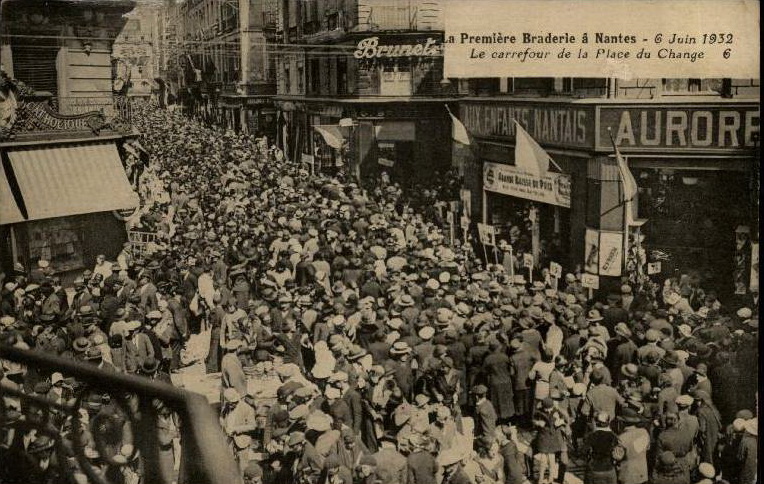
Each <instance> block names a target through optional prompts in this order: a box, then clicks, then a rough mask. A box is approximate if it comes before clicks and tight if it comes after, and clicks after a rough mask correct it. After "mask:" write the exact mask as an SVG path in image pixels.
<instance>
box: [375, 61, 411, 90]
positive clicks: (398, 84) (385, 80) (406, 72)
mask: <svg viewBox="0 0 764 484" xmlns="http://www.w3.org/2000/svg"><path fill="white" fill-rule="evenodd" d="M379 91H380V92H379V93H380V95H382V96H410V95H411V69H410V67H409V66H407V65H403V64H396V65H393V66H385V67H384V68H383V69H382V73H381V78H380V85H379Z"/></svg>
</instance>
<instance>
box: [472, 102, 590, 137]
mask: <svg viewBox="0 0 764 484" xmlns="http://www.w3.org/2000/svg"><path fill="white" fill-rule="evenodd" d="M459 119H460V120H461V121H462V123H464V126H465V127H466V128H467V131H469V132H470V134H472V135H473V136H480V137H488V138H505V139H514V138H515V135H516V125H515V123H514V121H515V120H516V121H517V122H518V123H519V124H520V125H521V126H522V127H523V128H524V129H525V130H526V131H528V133H529V134H530V135H531V137H533V139H534V140H536V141H537V142H538V143H539V144H541V145H542V146H546V145H554V146H564V147H574V148H593V147H594V108H593V107H590V106H581V105H571V104H570V103H567V104H545V103H534V104H529V103H521V104H520V103H484V102H479V101H477V102H467V103H463V104H462V106H461V113H460V116H459Z"/></svg>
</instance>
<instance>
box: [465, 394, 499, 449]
mask: <svg viewBox="0 0 764 484" xmlns="http://www.w3.org/2000/svg"><path fill="white" fill-rule="evenodd" d="M470 393H472V395H474V398H475V438H476V439H479V438H481V437H485V436H488V437H493V435H494V431H495V430H496V410H495V409H494V407H493V404H492V403H491V401H490V400H488V387H486V386H485V385H483V384H479V385H476V386H474V387H472V390H471V391H470Z"/></svg>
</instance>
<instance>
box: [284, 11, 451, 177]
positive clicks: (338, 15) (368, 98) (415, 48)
mask: <svg viewBox="0 0 764 484" xmlns="http://www.w3.org/2000/svg"><path fill="white" fill-rule="evenodd" d="M443 28H444V27H443V16H442V5H441V2H438V1H399V0H385V1H377V0H344V1H341V0H310V1H294V0H290V1H282V2H281V3H280V11H279V24H278V31H277V36H278V38H279V39H281V42H280V45H279V50H278V52H279V59H280V62H279V71H278V75H277V92H278V94H277V96H276V98H275V99H276V104H277V107H278V109H279V121H278V132H277V137H278V141H279V144H280V146H282V147H283V148H284V150H285V151H286V153H287V155H288V156H289V157H290V158H292V159H295V160H303V161H305V163H306V165H310V166H309V168H310V169H312V170H319V171H324V172H333V171H337V170H343V171H346V172H348V173H352V174H354V175H355V176H356V178H358V179H361V178H364V177H366V176H370V175H374V174H378V173H379V172H381V171H383V170H384V171H386V172H388V173H389V174H390V175H391V178H392V179H393V180H394V181H398V182H408V183H412V184H415V183H416V181H417V180H418V179H421V178H423V177H427V176H432V170H437V169H441V168H442V169H448V167H449V166H450V158H451V149H450V146H448V144H444V143H442V140H443V139H449V132H450V131H449V130H450V124H449V118H448V113H447V111H446V109H445V107H444V102H446V101H448V100H449V96H450V95H451V94H452V93H453V90H454V89H453V86H452V85H451V84H450V82H449V81H448V80H444V79H443V52H442V41H443Z"/></svg>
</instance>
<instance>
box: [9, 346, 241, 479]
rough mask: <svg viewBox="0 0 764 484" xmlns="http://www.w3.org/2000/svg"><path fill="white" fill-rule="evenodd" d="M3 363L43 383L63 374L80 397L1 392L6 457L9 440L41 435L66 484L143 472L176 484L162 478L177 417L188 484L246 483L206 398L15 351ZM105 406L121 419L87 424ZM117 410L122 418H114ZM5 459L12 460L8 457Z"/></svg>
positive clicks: (32, 352)
mask: <svg viewBox="0 0 764 484" xmlns="http://www.w3.org/2000/svg"><path fill="white" fill-rule="evenodd" d="M0 359H2V360H4V361H5V362H11V363H10V366H12V367H15V368H16V372H17V371H20V370H19V368H24V370H23V371H25V372H29V373H31V374H32V375H37V376H40V375H47V374H52V373H54V372H59V373H61V374H62V375H63V376H64V377H65V378H66V379H67V380H69V379H73V381H74V383H73V384H72V385H71V386H72V387H74V388H75V389H76V392H75V393H73V394H72V398H70V399H54V398H52V397H51V396H50V393H48V394H46V395H39V394H35V393H33V392H30V391H24V389H23V386H19V387H15V388H14V385H12V384H8V382H7V381H6V382H5V383H3V384H0V444H5V445H6V447H5V449H4V450H7V442H8V440H9V439H8V437H9V434H11V435H12V433H14V432H25V433H26V432H31V431H34V432H35V435H37V436H38V437H37V438H40V436H45V437H47V438H48V439H50V440H52V442H53V444H52V446H50V447H51V449H50V452H52V453H53V454H52V457H51V458H50V459H49V462H51V465H53V463H54V462H55V465H56V466H57V470H58V472H59V473H60V475H61V476H66V479H67V481H66V482H85V481H83V475H84V476H86V477H87V482H90V483H97V484H106V483H109V482H113V481H111V480H110V479H109V476H115V475H118V476H123V475H124V474H123V472H124V470H125V469H127V468H128V467H129V468H130V469H133V468H136V467H137V468H139V469H141V475H142V481H141V482H145V483H170V482H172V481H173V480H174V477H173V476H172V475H167V472H166V471H165V472H163V471H162V466H161V462H160V450H161V446H162V444H161V443H160V439H159V438H158V424H159V421H160V413H162V414H163V415H167V414H168V412H173V413H174V414H175V415H176V416H177V418H178V421H179V425H178V430H179V434H180V444H181V457H180V466H181V473H182V474H183V475H185V476H186V479H184V481H185V482H188V483H194V484H196V483H199V484H241V483H242V478H241V474H240V471H239V467H238V466H237V464H236V461H235V460H234V456H233V454H232V452H231V451H230V450H229V446H228V443H227V440H226V436H225V434H224V433H223V430H222V428H221V427H220V423H219V419H218V415H217V413H216V412H215V410H214V409H213V408H212V407H211V406H210V404H209V403H208V401H207V400H206V398H205V397H203V396H202V395H198V394H194V393H190V392H187V391H184V390H181V389H178V388H175V387H173V386H172V385H170V384H167V383H160V382H156V381H153V380H149V379H147V378H142V377H138V376H133V375H127V374H121V373H117V372H114V371H107V370H102V369H100V368H98V366H96V365H94V364H90V363H86V362H79V361H75V360H73V359H65V358H62V357H60V356H57V355H55V354H50V353H47V352H44V351H40V350H25V349H20V348H17V347H13V346H9V345H8V344H0ZM9 373H12V372H11V371H10V370H8V371H6V377H7V376H8V375H9ZM94 397H96V398H94ZM99 401H100V403H101V404H102V405H103V404H106V405H111V407H112V411H113V414H114V415H116V417H115V418H114V419H112V420H110V419H109V418H107V417H108V414H106V416H105V417H103V418H96V417H89V416H88V414H87V412H86V411H85V409H87V408H88V407H89V406H91V405H94V402H96V403H97V402H99ZM114 408H116V409H118V410H116V411H114ZM164 409H167V410H164ZM120 422H122V423H123V425H120ZM85 432H90V434H91V435H92V440H90V441H89V442H92V445H91V446H88V441H86V439H82V438H81V437H82V435H83V434H84V433H85ZM120 444H122V445H120ZM125 444H126V445H125ZM93 447H94V448H93ZM22 449H24V447H22ZM32 449H33V447H32V445H30V446H29V447H28V449H26V450H25V451H26V452H27V453H31V452H32V451H33V450H32ZM115 449H119V450H115ZM125 449H127V451H125ZM2 455H6V456H7V455H9V454H8V453H6V452H4V453H3V454H2ZM94 459H95V460H94ZM2 460H4V459H1V458H0V470H7V469H12V468H13V467H14V466H17V465H21V464H22V462H17V461H14V462H2ZM78 474H79V475H78ZM33 478H34V476H33V475H27V476H25V478H24V479H23V481H19V482H27V483H29V484H35V482H38V481H34V480H33ZM120 480H121V478H120ZM0 481H2V479H0ZM56 482H65V481H61V480H57V481H56ZM179 482H183V481H179Z"/></svg>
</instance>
